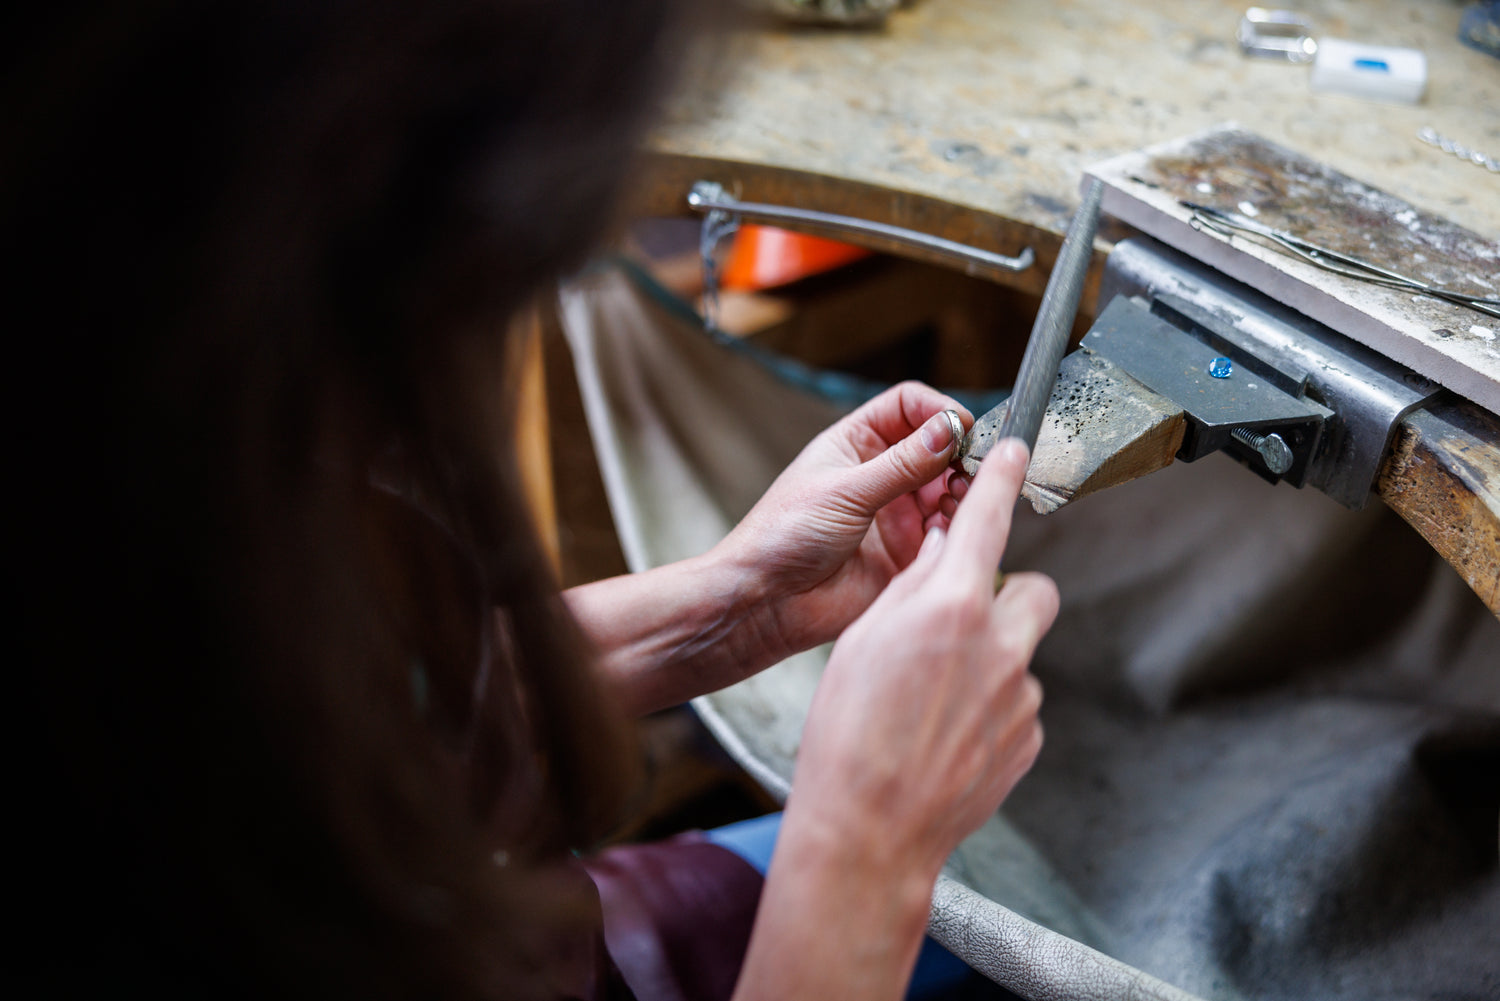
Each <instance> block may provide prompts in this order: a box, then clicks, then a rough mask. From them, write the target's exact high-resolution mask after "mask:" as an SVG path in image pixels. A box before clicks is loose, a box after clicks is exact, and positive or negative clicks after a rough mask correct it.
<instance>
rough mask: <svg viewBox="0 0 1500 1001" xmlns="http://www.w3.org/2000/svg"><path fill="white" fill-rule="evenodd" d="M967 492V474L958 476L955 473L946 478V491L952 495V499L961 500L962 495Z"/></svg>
mask: <svg viewBox="0 0 1500 1001" xmlns="http://www.w3.org/2000/svg"><path fill="white" fill-rule="evenodd" d="M968 492H969V478H968V477H967V476H959V475H957V474H955V475H954V476H953V477H952V478H951V479H949V480H948V493H950V494H952V495H953V499H954V500H956V501H961V500H963V499H964V495H965V494H967V493H968Z"/></svg>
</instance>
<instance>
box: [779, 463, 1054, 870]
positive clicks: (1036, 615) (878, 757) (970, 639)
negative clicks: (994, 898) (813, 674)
mask: <svg viewBox="0 0 1500 1001" xmlns="http://www.w3.org/2000/svg"><path fill="white" fill-rule="evenodd" d="M1026 461H1027V454H1026V449H1025V447H1024V446H1023V445H1022V444H1021V443H1020V442H1018V441H1009V442H1006V443H1004V444H1003V445H1001V446H1000V447H998V448H996V449H995V450H994V451H992V452H991V454H990V455H989V457H988V458H987V459H986V460H985V462H984V464H983V465H982V467H981V469H980V472H979V474H978V475H977V476H976V477H975V480H974V483H973V485H972V487H971V488H970V489H969V490H968V491H967V494H966V496H965V497H964V500H963V502H962V503H961V504H960V505H959V507H958V510H957V512H956V513H955V514H954V516H953V520H952V524H951V527H950V528H949V530H948V531H947V532H946V533H944V532H942V531H941V530H940V529H933V530H932V531H931V532H930V533H929V534H928V536H927V538H926V540H925V542H924V543H923V546H922V550H921V552H920V553H919V555H918V556H917V558H916V559H915V560H914V561H913V562H912V564H911V565H910V566H909V567H908V568H907V569H906V570H905V571H903V572H902V573H901V574H899V575H898V576H897V577H896V578H895V579H894V580H892V581H891V584H890V586H889V587H887V588H886V589H885V591H884V592H882V593H881V595H880V596H879V598H877V599H876V601H875V602H874V604H873V605H871V607H870V608H869V610H868V611H867V612H866V613H865V614H864V615H863V616H861V617H860V618H859V619H858V620H857V621H856V622H854V623H853V624H852V625H851V626H850V627H849V628H848V629H847V630H846V631H845V632H844V634H843V635H842V636H841V637H840V638H839V641H838V643H837V645H836V646H835V647H834V650H833V654H832V656H831V657H830V658H829V662H828V667H827V670H826V672H825V674H824V676H823V679H822V681H821V683H820V684H819V687H818V691H817V695H816V696H815V698H814V700H813V704H812V708H811V710H810V711H809V716H808V721H807V725H806V729H805V731H804V734H803V739H802V747H801V750H800V752H799V754H798V762H797V771H796V777H795V781H794V783H793V791H792V796H791V801H790V802H789V804H788V817H787V819H788V822H791V821H792V820H793V818H794V816H795V817H796V820H797V822H798V823H799V824H813V825H816V826H819V827H825V828H829V829H836V830H837V832H838V834H837V836H838V837H839V838H840V839H841V840H844V843H845V844H846V845H847V847H848V848H849V849H851V850H858V849H860V848H861V847H862V846H864V842H865V841H867V840H869V839H870V838H871V837H872V836H873V837H874V838H875V839H876V840H877V841H878V844H875V845H871V846H869V847H870V848H871V849H872V850H873V851H875V852H877V853H879V854H882V855H884V854H888V855H890V856H891V857H890V858H889V859H880V860H872V861H888V862H891V863H896V862H898V861H904V863H905V864H906V865H912V866H916V867H918V871H920V872H922V873H923V874H924V876H923V878H926V879H929V880H931V879H935V878H936V876H937V873H938V870H939V869H940V868H941V867H942V864H943V862H944V861H945V860H946V859H947V857H948V855H949V853H950V852H951V851H952V850H953V849H954V848H955V847H956V846H957V845H958V842H959V841H961V840H962V839H963V838H964V837H965V836H967V835H968V834H969V833H971V832H972V831H973V830H974V829H975V828H977V827H978V826H979V825H980V824H982V823H983V822H984V821H985V819H986V818H988V817H989V816H990V815H991V814H993V813H994V812H995V810H996V808H997V807H999V805H1000V802H1001V800H1003V799H1004V798H1005V796H1006V795H1007V794H1008V793H1009V792H1010V790H1011V789H1012V787H1014V786H1015V784H1016V783H1017V782H1018V781H1019V780H1020V778H1021V776H1022V775H1024V774H1025V773H1026V771H1027V770H1028V769H1029V768H1030V767H1031V764H1032V762H1033V761H1034V760H1035V758H1036V755H1037V752H1038V751H1039V750H1040V748H1041V744H1042V731H1041V724H1040V723H1039V722H1038V720H1037V710H1038V708H1039V706H1040V705H1041V697H1042V696H1041V686H1040V685H1039V684H1038V683H1037V681H1036V679H1035V678H1034V677H1033V676H1032V675H1031V674H1030V673H1029V672H1028V670H1027V668H1028V665H1029V663H1030V661H1031V656H1032V653H1033V651H1034V650H1035V649H1036V645H1037V643H1038V641H1039V640H1040V639H1041V637H1042V635H1043V634H1044V633H1046V631H1047V629H1048V628H1050V626H1051V624H1052V621H1053V619H1054V618H1055V617H1056V614H1057V607H1058V596H1057V588H1056V586H1055V585H1054V584H1053V583H1052V581H1051V580H1050V579H1048V578H1047V577H1044V576H1042V575H1040V574H1031V573H1028V574H1012V575H1008V576H1007V577H1006V579H1005V585H1004V587H1003V588H1002V589H1001V591H1000V592H999V593H998V594H996V593H995V572H996V568H998V567H999V565H1000V558H1001V556H1002V554H1003V553H1004V551H1005V543H1006V538H1007V536H1008V535H1009V532H1010V522H1011V511H1012V509H1013V508H1014V506H1015V501H1016V498H1017V496H1018V494H1019V492H1020V488H1021V481H1022V479H1023V478H1024V476H1025V471H1026ZM929 885H930V882H929Z"/></svg>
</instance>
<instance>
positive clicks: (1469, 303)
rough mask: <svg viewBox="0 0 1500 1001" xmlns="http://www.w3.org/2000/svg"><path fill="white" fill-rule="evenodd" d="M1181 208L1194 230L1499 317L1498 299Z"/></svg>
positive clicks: (1245, 222) (1239, 219) (1220, 214)
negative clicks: (1242, 238) (1249, 240)
mask: <svg viewBox="0 0 1500 1001" xmlns="http://www.w3.org/2000/svg"><path fill="white" fill-rule="evenodd" d="M1182 205H1183V207H1184V208H1188V209H1191V210H1192V213H1193V215H1192V219H1191V220H1190V225H1192V227H1193V228H1194V229H1206V230H1209V231H1210V232H1213V233H1217V234H1218V235H1219V236H1222V237H1224V238H1225V239H1226V240H1227V239H1231V238H1233V236H1234V235H1235V234H1236V233H1239V234H1242V235H1250V236H1255V237H1259V238H1260V239H1261V240H1263V241H1265V242H1267V243H1270V244H1272V245H1274V246H1276V247H1280V248H1281V249H1282V250H1284V251H1286V252H1287V253H1289V254H1291V255H1293V256H1295V257H1299V258H1301V259H1302V260H1304V261H1307V262H1308V263H1309V264H1313V265H1316V266H1317V267H1319V268H1322V269H1323V270H1324V271H1331V272H1333V273H1334V274H1336V275H1343V276H1344V277H1346V278H1353V279H1356V280H1358V281H1362V282H1370V283H1372V284H1375V285H1383V286H1385V287H1386V288H1395V289H1402V290H1404V291H1407V292H1415V293H1418V294H1419V295H1426V296H1431V297H1432V298H1434V299H1442V300H1443V301H1445V302H1451V303H1453V304H1454V305H1457V306H1465V307H1467V308H1469V309H1472V310H1474V311H1475V312H1479V313H1483V314H1485V315H1486V316H1494V317H1500V299H1494V298H1489V297H1487V296H1479V295H1471V294H1469V293H1467V292H1459V291H1457V290H1455V289H1450V288H1444V287H1443V286H1441V285H1430V284H1428V283H1427V282H1424V281H1421V280H1420V279H1417V278H1412V277H1410V276H1408V275H1403V274H1401V273H1400V272H1398V271H1392V270H1391V269H1389V268H1383V267H1381V266H1380V265H1378V264H1371V263H1370V262H1369V261H1365V260H1361V259H1360V258H1358V257H1352V256H1350V255H1349V254H1344V253H1341V252H1339V251H1337V250H1332V249H1330V248H1328V247H1322V246H1319V245H1318V244H1316V243H1313V242H1311V241H1309V240H1304V239H1302V238H1301V237H1298V236H1293V235H1292V234H1291V233H1288V232H1286V231H1284V230H1279V229H1274V228H1272V227H1270V226H1267V225H1265V224H1264V223H1260V222H1256V221H1255V220H1254V219H1251V218H1248V217H1246V216H1242V215H1239V214H1238V213H1235V212H1225V211H1224V210H1223V209H1216V208H1211V207H1210V206H1207V205H1198V204H1195V203H1193V202H1183V203H1182Z"/></svg>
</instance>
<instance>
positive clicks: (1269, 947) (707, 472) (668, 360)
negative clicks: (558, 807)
mask: <svg viewBox="0 0 1500 1001" xmlns="http://www.w3.org/2000/svg"><path fill="white" fill-rule="evenodd" d="M560 302H561V316H562V320H563V325H564V329H565V332H566V334H567V337H568V340H569V343H570V345H571V347H572V350H573V353H574V356H575V361H576V365H577V371H578V377H579V383H580V387H581V389H582V394H583V399H584V403H585V408H586V411H587V416H588V419H589V424H590V428H591V431H592V433H593V436H594V440H595V443H596V448H597V450H598V457H599V463H600V467H601V471H602V473H603V478H604V482H605V486H606V489H607V492H608V494H609V499H610V503H611V507H612V510H613V513H614V517H615V521H616V523H617V525H618V526H619V530H620V535H621V542H622V545H623V548H624V552H625V555H626V558H627V560H628V562H629V565H630V566H631V568H632V569H633V570H640V569H644V568H646V567H650V566H654V565H658V564H661V563H665V562H669V561H671V560H675V559H678V558H681V557H684V556H688V555H691V554H694V553H697V552H701V551H703V550H704V549H707V548H708V547H710V546H711V545H712V544H713V543H714V542H715V541H717V539H719V538H720V537H721V536H722V535H723V534H724V533H725V532H726V531H727V530H728V529H729V528H730V527H731V526H732V525H733V523H734V521H735V520H736V519H737V518H738V517H739V516H740V515H741V514H742V513H743V512H744V511H745V510H747V509H748V508H749V506H750V505H751V504H752V503H753V502H754V501H755V499H756V498H757V497H758V496H759V495H760V492H761V491H762V490H764V488H765V487H766V486H767V485H768V484H769V483H770V481H771V479H772V478H773V477H774V476H775V474H776V473H777V472H778V471H779V470H780V469H781V468H782V466H784V465H785V464H786V462H788V461H789V460H790V459H791V458H792V457H793V456H794V455H795V454H796V452H797V451H798V449H799V448H800V447H801V445H802V444H803V443H805V442H806V441H807V440H808V439H810V438H811V437H812V436H813V435H814V434H815V433H816V432H817V431H818V430H820V429H821V428H822V427H824V426H825V425H826V424H828V423H829V422H831V421H832V420H833V419H835V418H836V417H837V416H838V414H839V413H841V412H842V411H843V409H844V406H843V405H842V404H839V403H835V402H831V401H829V400H828V399H825V398H822V397H820V396H819V395H818V394H817V393H812V392H808V391H806V390H805V389H803V388H798V387H796V386H793V385H790V384H788V383H787V382H786V381H785V380H784V379H781V378H778V376H777V375H776V374H775V373H774V372H772V371H769V370H768V369H767V368H766V367H765V366H764V365H763V364H761V363H760V362H759V361H758V360H757V359H756V358H754V357H752V356H750V355H747V354H746V353H744V352H742V351H737V350H734V349H732V348H727V347H725V346H724V345H722V344H719V343H716V342H714V341H712V340H710V339H709V338H707V337H705V336H704V335H703V334H702V332H701V331H699V330H696V329H694V328H693V325H692V324H691V322H689V321H688V320H687V319H686V318H684V317H683V316H682V315H681V314H680V313H678V312H676V311H674V310H672V309H671V308H669V307H668V306H666V305H664V304H663V303H662V302H661V301H660V299H659V296H658V294H657V293H655V292H651V291H649V290H647V291H643V290H642V287H641V286H640V283H639V282H638V281H633V280H632V279H630V278H629V277H627V276H626V275H625V274H624V273H622V272H621V271H619V270H616V269H600V270H597V271H594V272H592V273H590V274H588V275H586V276H584V277H583V278H580V279H579V280H577V281H576V282H574V283H572V284H570V285H569V286H568V287H566V288H564V289H563V290H562V292H561V299H560ZM1006 565H1007V567H1009V568H1015V569H1019V568H1023V567H1024V568H1032V569H1040V570H1044V571H1046V572H1048V573H1050V574H1051V575H1052V576H1053V577H1054V578H1055V579H1056V580H1057V581H1058V584H1059V586H1060V588H1061V591H1062V595H1063V611H1062V614H1061V617H1060V618H1059V620H1058V624H1057V626H1056V627H1055V628H1054V630H1053V632H1052V634H1051V636H1050V637H1049V638H1048V640H1047V641H1046V642H1045V643H1044V644H1043V647H1042V649H1041V650H1040V651H1039V654H1038V657H1037V661H1036V664H1035V671H1036V673H1037V674H1038V676H1039V677H1040V678H1041V679H1042V681H1043V684H1044V686H1045V687H1046V689H1047V702H1046V705H1045V706H1044V707H1043V711H1042V715H1043V723H1044V726H1045V729H1046V735H1047V743H1046V747H1045V748H1044V750H1043V752H1042V755H1041V757H1040V759H1039V761H1038V762H1037V766H1036V768H1035V769H1034V771H1033V772H1032V774H1031V775H1029V776H1028V777H1027V778H1026V779H1025V780H1024V781H1023V782H1022V783H1021V785H1020V786H1019V787H1018V788H1017V790H1016V791H1015V793H1014V794H1013V795H1012V796H1011V798H1010V799H1009V800H1008V801H1007V802H1006V805H1005V807H1004V809H1003V810H1002V811H1001V814H1000V815H998V816H996V817H994V818H992V819H991V820H990V821H989V822H988V823H986V825H985V826H984V827H983V828H982V829H981V830H980V831H978V832H977V833H976V834H975V835H974V836H972V837H971V838H969V839H968V840H967V841H966V842H965V843H964V844H963V845H962V846H961V847H960V848H959V850H958V851H957V852H956V853H955V854H954V856H953V858H952V859H951V860H950V862H949V865H948V868H947V871H946V873H945V876H944V878H943V879H942V880H941V881H940V882H939V884H938V887H937V890H936V893H935V895H934V900H933V917H932V933H933V935H934V937H936V938H938V939H939V940H940V941H942V942H943V943H944V944H945V945H947V946H948V947H949V948H950V949H952V950H953V951H954V952H955V953H957V954H958V955H960V956H962V957H963V958H964V959H966V960H968V961H969V962H970V963H971V965H974V966H975V967H976V968H977V969H980V970H981V971H982V972H984V973H986V974H988V975H989V976H991V977H992V978H993V979H995V980H996V981H997V982H999V983H1002V984H1004V985H1005V986H1006V987H1008V988H1010V989H1011V990H1013V991H1015V992H1016V993H1018V994H1021V995H1022V996H1024V997H1030V998H1035V999H1052V998H1057V999H1063V998H1069V999H1105V998H1141V999H1145V998H1152V999H1156V998H1160V999H1182V998H1191V997H1193V996H1199V997H1202V998H1207V999H1213V1001H1233V999H1240V998H1255V999H1267V1001H1270V999H1289V1001H1290V999H1298V1001H1301V999H1310V998H1358V999H1361V1001H1365V999H1374V998H1444V999H1458V998H1473V999H1486V998H1487V999H1494V998H1500V945H1497V943H1500V865H1497V849H1500V844H1497V823H1500V820H1497V816H1500V623H1497V621H1496V620H1495V619H1494V618H1493V617H1492V616H1490V615H1489V614H1488V613H1487V612H1486V611H1485V610H1484V608H1483V606H1482V605H1480V603H1479V602H1478V601H1477V599H1475V598H1474V597H1473V595H1472V594H1470V593H1469V592H1468V591H1467V589H1466V588H1464V586H1463V585H1462V583H1461V582H1460V581H1459V579H1458V577H1457V575H1456V574H1454V573H1453V572H1452V570H1451V569H1450V568H1448V567H1447V566H1446V565H1444V564H1443V563H1442V562H1441V561H1440V560H1438V559H1437V558H1436V557H1435V556H1434V555H1433V554H1432V553H1431V552H1430V551H1429V550H1428V549H1427V548H1426V547H1425V545H1424V544H1423V543H1422V542H1421V540H1420V539H1419V538H1418V537H1417V536H1416V535H1415V534H1414V533H1412V532H1411V531H1410V530H1409V529H1407V527H1406V526H1405V525H1404V524H1402V523H1400V521H1399V520H1398V519H1396V518H1395V516H1393V515H1391V514H1390V512H1388V511H1387V510H1385V509H1384V508H1383V507H1382V506H1381V505H1380V504H1379V503H1378V502H1372V504H1371V506H1370V507H1369V508H1367V509H1366V510H1365V511H1362V512H1358V513H1353V512H1349V511H1346V510H1344V509H1343V508H1340V507H1338V506H1337V505H1335V504H1334V503H1332V502H1331V501H1329V500H1327V499H1326V498H1324V497H1322V496H1321V495H1319V494H1315V493H1312V492H1303V491H1297V490H1293V489H1290V488H1287V487H1284V486H1283V487H1271V486H1269V485H1267V484H1265V483H1263V482H1261V481H1260V480H1258V479H1256V478H1255V477H1254V476H1252V475H1250V474H1249V473H1248V472H1246V471H1245V470H1243V469H1242V468H1240V467H1239V466H1237V465H1236V464H1235V463H1233V462H1232V461H1230V460H1228V459H1225V458H1223V457H1210V458H1208V459H1205V460H1203V461H1201V462H1198V463H1195V464H1192V465H1183V464H1178V465H1175V466H1173V467H1170V468H1168V469H1167V470H1165V471H1163V472H1161V473H1157V474H1154V475H1153V476H1150V477H1147V478H1146V479H1143V480H1139V481H1136V482H1134V483H1131V484H1128V485H1126V486H1123V487H1119V488H1116V489H1114V490H1112V491H1109V492H1106V493H1104V494H1101V495H1098V496H1096V497H1091V498H1087V499H1085V500H1084V501H1082V502H1081V503H1080V504H1079V505H1077V506H1076V507H1072V508H1065V509H1063V510H1062V511H1060V512H1058V513H1057V514H1054V515H1050V516H1048V517H1047V518H1041V517H1039V516H1036V515H1033V514H1032V513H1031V512H1030V511H1029V510H1025V509H1024V505H1023V509H1022V510H1020V511H1018V514H1017V521H1016V526H1015V529H1014V532H1013V540H1012V544H1011V548H1010V550H1009V552H1008V554H1007V557H1006ZM825 660H826V651H813V652H810V653H807V654H804V655H801V656H799V657H794V658H792V659H791V660H789V661H787V662H785V663H783V664H781V665H779V666H777V667H775V668H773V669H771V670H769V671H767V672H765V673H763V674H762V675H760V676H758V677H756V678H753V679H750V680H749V681H746V682H744V683H743V684H740V685H737V686H735V687H734V688H731V689H728V690H726V691H724V692H719V693H716V694H714V695H711V696H707V697H705V698H703V699H700V700H698V701H697V702H696V703H695V708H696V709H697V711H698V712H699V714H700V716H701V717H702V718H703V720H704V721H705V723H706V724H707V725H708V727H709V728H710V729H711V730H712V731H713V732H714V734H715V735H716V736H717V737H718V738H719V740H720V741H721V742H722V743H723V744H724V745H725V747H726V748H727V749H728V750H729V751H730V753H731V754H733V755H734V756H735V757H736V758H737V759H738V760H739V761H740V762H741V763H742V764H743V765H744V766H745V767H746V768H747V769H748V770H749V771H750V772H751V774H753V775H754V776H755V777H756V778H757V779H758V780H759V781H760V782H762V783H763V784H764V785H765V786H766V788H767V789H769V790H770V791H772V792H773V793H775V794H777V795H780V796H784V795H785V794H786V791H787V789H788V788H789V783H790V780H791V775H792V768H793V763H794V760H795V756H796V750H797V744H798V739H799V735H800V731H801V726H802V723H803V720H804V718H805V713H806V708H807V705H808V704H809V702H810V700H811V696H812V692H813V689H814V687H815V686H816V684H817V680H818V676H819V672H820V670H821V667H822V665H823V663H824V662H825ZM1158 978H1160V979H1158ZM1172 985H1176V986H1172Z"/></svg>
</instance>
